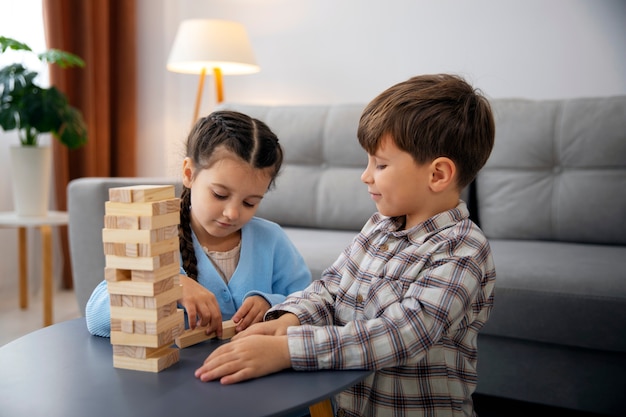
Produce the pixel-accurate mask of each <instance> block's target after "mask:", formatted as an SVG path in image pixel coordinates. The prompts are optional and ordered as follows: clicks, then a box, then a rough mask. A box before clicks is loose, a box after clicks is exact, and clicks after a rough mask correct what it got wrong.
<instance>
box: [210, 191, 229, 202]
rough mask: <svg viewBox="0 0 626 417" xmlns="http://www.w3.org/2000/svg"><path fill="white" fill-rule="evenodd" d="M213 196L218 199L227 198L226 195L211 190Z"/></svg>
mask: <svg viewBox="0 0 626 417" xmlns="http://www.w3.org/2000/svg"><path fill="white" fill-rule="evenodd" d="M213 196H214V197H215V198H216V199H218V200H226V199H227V198H228V196H225V195H221V194H218V193H216V192H213Z"/></svg>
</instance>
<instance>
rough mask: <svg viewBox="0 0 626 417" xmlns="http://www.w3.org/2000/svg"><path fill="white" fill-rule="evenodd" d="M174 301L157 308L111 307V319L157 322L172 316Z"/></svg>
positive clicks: (174, 306)
mask: <svg viewBox="0 0 626 417" xmlns="http://www.w3.org/2000/svg"><path fill="white" fill-rule="evenodd" d="M176 304H177V303H176V301H174V302H172V303H169V304H165V305H164V306H160V307H157V308H135V307H126V306H122V307H118V306H113V305H112V306H111V307H110V308H111V318H112V319H122V320H123V319H127V320H142V321H158V320H160V319H162V318H164V317H167V316H169V315H170V314H173V313H174V312H175V311H176V310H177V306H176Z"/></svg>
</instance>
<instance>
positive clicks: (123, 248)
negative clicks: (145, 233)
mask: <svg viewBox="0 0 626 417" xmlns="http://www.w3.org/2000/svg"><path fill="white" fill-rule="evenodd" d="M178 249H179V244H178V236H176V237H174V238H172V239H167V240H163V241H161V242H155V243H114V242H104V254H105V255H115V256H128V257H146V256H156V255H161V254H162V253H166V252H172V251H174V250H178Z"/></svg>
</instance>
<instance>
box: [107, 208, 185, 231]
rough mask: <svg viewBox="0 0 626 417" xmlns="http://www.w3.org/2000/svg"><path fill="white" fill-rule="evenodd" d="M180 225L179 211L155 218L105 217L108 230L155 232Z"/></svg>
mask: <svg viewBox="0 0 626 417" xmlns="http://www.w3.org/2000/svg"><path fill="white" fill-rule="evenodd" d="M179 223H180V213H179V212H178V211H174V212H172V213H167V214H162V215H155V216H111V215H105V216H104V227H105V228H106V229H124V230H139V229H141V230H153V229H160V228H162V227H166V226H172V225H178V224H179Z"/></svg>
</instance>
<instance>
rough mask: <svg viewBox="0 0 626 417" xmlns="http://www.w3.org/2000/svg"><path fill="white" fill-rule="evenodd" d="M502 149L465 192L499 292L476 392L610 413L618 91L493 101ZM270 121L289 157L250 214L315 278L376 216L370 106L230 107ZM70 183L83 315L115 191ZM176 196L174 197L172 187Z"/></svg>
mask: <svg viewBox="0 0 626 417" xmlns="http://www.w3.org/2000/svg"><path fill="white" fill-rule="evenodd" d="M492 104H493V109H494V113H495V118H496V144H495V148H494V150H493V153H492V155H491V157H490V159H489V161H488V163H487V165H486V166H485V167H484V168H483V170H482V171H481V172H480V174H479V176H478V178H477V179H476V181H475V182H474V183H473V184H472V185H471V186H470V187H469V188H468V189H467V190H465V192H464V196H463V197H464V199H466V200H467V201H468V203H469V206H470V209H471V211H472V215H473V217H474V219H475V220H476V221H477V222H478V223H479V224H480V226H481V227H482V229H483V230H484V232H485V234H486V235H487V237H488V238H489V240H490V242H491V245H492V248H493V252H494V258H495V262H496V273H497V278H496V300H495V303H496V304H495V308H494V310H493V313H492V316H491V318H490V320H489V322H488V323H487V325H486V326H485V327H484V329H483V331H482V332H481V334H480V336H479V364H478V368H479V369H478V371H479V382H478V388H477V392H478V393H481V394H487V395H492V396H499V397H505V398H511V399H517V400H523V401H528V402H533V403H540V404H547V405H552V406H558V407H565V408H570V409H575V410H582V411H587V412H594V413H598V414H605V415H615V416H617V415H623V412H624V407H623V405H622V398H623V396H624V394H626V377H625V375H626V97H609V98H585V99H569V100H550V101H530V100H522V99H494V100H492ZM224 107H226V108H232V109H235V110H239V111H242V112H245V113H248V114H250V115H251V116H254V117H257V118H259V119H261V120H264V121H265V122H266V123H267V124H268V125H269V126H270V127H271V128H272V129H273V130H274V131H275V132H276V133H277V134H278V136H279V138H280V140H281V143H282V144H283V146H284V149H285V155H286V161H285V166H284V170H283V172H282V174H281V175H280V177H279V178H278V181H277V187H276V189H274V190H272V191H270V192H269V193H268V194H267V196H266V198H265V199H264V200H263V202H262V204H261V206H260V208H259V211H258V215H259V216H261V217H265V218H267V219H270V220H273V221H276V222H278V223H280V224H281V225H283V226H284V227H285V229H286V230H287V233H288V234H289V236H290V237H291V238H292V239H293V241H294V243H295V244H296V246H297V247H298V248H299V249H300V251H301V252H302V254H303V256H304V258H305V260H306V262H307V263H308V265H309V266H310V268H311V270H312V273H313V276H314V277H316V276H319V275H320V274H321V272H322V271H323V269H324V268H326V267H327V266H328V265H330V263H331V262H332V261H334V260H335V258H336V257H337V256H338V255H339V253H340V252H341V251H342V250H343V248H344V247H345V246H346V245H347V244H348V242H349V241H350V240H351V238H352V237H353V236H354V235H355V233H357V231H358V230H359V229H360V227H361V226H362V225H363V224H364V223H365V221H366V219H367V218H368V217H369V216H370V215H371V214H372V212H373V211H374V210H375V206H374V204H373V202H372V201H371V200H370V198H369V196H368V194H367V192H366V187H365V186H364V185H363V184H362V183H361V181H360V174H361V171H362V169H363V168H364V166H365V163H366V155H365V153H364V152H363V150H362V149H361V148H360V147H359V145H358V142H357V140H356V128H357V124H358V120H359V117H360V114H361V111H362V109H363V107H364V104H354V105H330V106H321V105H320V106H254V105H238V104H227V105H225V106H224ZM150 183H172V184H176V185H177V187H180V184H179V183H178V182H177V179H176V178H81V179H78V180H74V181H72V182H71V183H70V184H69V186H68V207H69V213H70V223H69V236H70V248H71V259H72V269H73V276H74V286H75V289H76V294H77V298H78V301H79V307H80V309H81V311H83V312H84V308H85V303H86V301H87V299H88V297H89V294H90V293H91V290H92V289H93V288H94V287H95V286H96V284H97V283H98V282H100V281H101V280H102V279H103V269H104V256H103V249H102V239H101V229H102V227H103V215H104V202H105V201H106V200H107V199H108V193H107V190H108V188H109V187H115V186H121V185H129V184H150ZM177 192H180V188H178V190H177Z"/></svg>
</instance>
